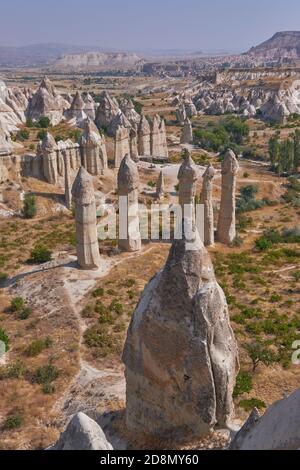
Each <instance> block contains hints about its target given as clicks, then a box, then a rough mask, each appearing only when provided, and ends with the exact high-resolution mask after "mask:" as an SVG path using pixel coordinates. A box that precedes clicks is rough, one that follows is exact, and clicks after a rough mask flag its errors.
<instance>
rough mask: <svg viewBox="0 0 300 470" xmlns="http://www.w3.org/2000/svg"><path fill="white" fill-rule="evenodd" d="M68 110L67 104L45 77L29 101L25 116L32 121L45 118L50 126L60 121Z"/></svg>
mask: <svg viewBox="0 0 300 470" xmlns="http://www.w3.org/2000/svg"><path fill="white" fill-rule="evenodd" d="M68 108H69V103H68V102H67V101H66V100H64V99H63V97H62V96H61V95H59V94H58V93H57V91H56V89H55V87H54V86H53V84H52V83H51V81H50V80H49V79H48V78H47V77H45V78H44V79H43V80H42V82H41V84H40V87H39V88H38V90H37V91H36V93H35V94H34V95H33V96H32V97H31V98H30V100H29V105H28V109H27V116H28V118H30V119H32V120H33V121H38V120H39V119H40V118H41V117H43V116H46V117H48V118H49V119H50V122H51V124H52V125H56V124H59V123H60V122H61V121H62V119H63V113H64V110H65V109H68Z"/></svg>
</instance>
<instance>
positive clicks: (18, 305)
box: [10, 297, 25, 312]
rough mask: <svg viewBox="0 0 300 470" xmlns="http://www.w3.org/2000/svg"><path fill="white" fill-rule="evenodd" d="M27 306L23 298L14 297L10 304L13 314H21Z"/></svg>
mask: <svg viewBox="0 0 300 470" xmlns="http://www.w3.org/2000/svg"><path fill="white" fill-rule="evenodd" d="M24 306H25V303H24V300H23V299H22V297H14V298H13V299H12V300H11V302H10V311H11V312H20V311H21V310H22V309H23V308H24Z"/></svg>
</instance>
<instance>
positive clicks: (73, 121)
mask: <svg viewBox="0 0 300 470" xmlns="http://www.w3.org/2000/svg"><path fill="white" fill-rule="evenodd" d="M85 106H86V104H85V102H84V101H83V99H82V96H81V94H80V93H79V91H77V92H76V94H75V96H74V99H73V101H72V103H71V107H70V108H69V109H68V110H66V111H65V117H66V119H67V120H68V121H69V124H70V125H73V126H77V127H81V126H82V124H83V122H84V121H85V120H86V118H87V114H86V112H85Z"/></svg>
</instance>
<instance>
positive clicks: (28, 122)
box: [26, 118, 34, 127]
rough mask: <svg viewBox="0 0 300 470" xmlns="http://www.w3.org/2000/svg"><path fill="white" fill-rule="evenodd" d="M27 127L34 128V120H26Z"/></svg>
mask: <svg viewBox="0 0 300 470" xmlns="http://www.w3.org/2000/svg"><path fill="white" fill-rule="evenodd" d="M26 127H34V123H33V120H32V119H30V118H29V119H27V120H26Z"/></svg>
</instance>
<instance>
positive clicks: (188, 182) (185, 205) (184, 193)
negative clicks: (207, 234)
mask: <svg viewBox="0 0 300 470" xmlns="http://www.w3.org/2000/svg"><path fill="white" fill-rule="evenodd" d="M178 180H179V204H180V205H181V208H182V213H183V214H184V215H185V218H192V219H193V220H194V218H195V195H196V182H197V169H196V165H195V163H194V161H193V159H192V157H191V155H190V153H189V152H188V151H187V150H185V152H184V160H183V162H182V164H181V166H180V168H179V171H178Z"/></svg>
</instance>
